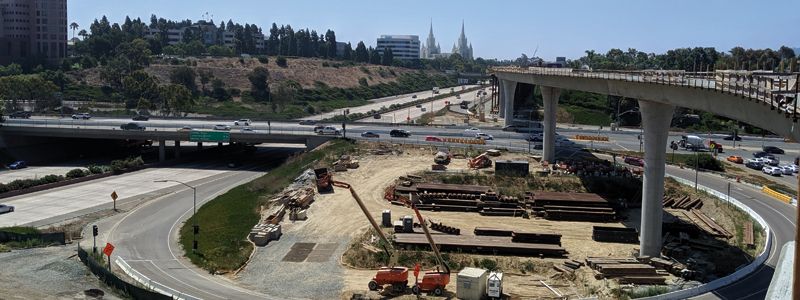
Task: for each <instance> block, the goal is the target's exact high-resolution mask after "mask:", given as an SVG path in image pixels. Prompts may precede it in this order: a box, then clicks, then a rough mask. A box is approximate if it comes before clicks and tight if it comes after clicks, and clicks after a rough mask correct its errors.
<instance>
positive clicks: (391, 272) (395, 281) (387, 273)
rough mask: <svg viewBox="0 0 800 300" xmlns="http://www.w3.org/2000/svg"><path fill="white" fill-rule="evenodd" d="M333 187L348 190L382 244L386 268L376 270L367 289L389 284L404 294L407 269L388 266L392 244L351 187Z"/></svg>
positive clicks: (394, 289)
mask: <svg viewBox="0 0 800 300" xmlns="http://www.w3.org/2000/svg"><path fill="white" fill-rule="evenodd" d="M333 185H334V186H337V187H341V188H346V189H349V190H350V195H352V196H353V199H355V200H356V203H358V207H360V208H361V211H362V212H363V213H364V215H365V216H367V220H369V223H370V224H371V225H372V228H374V229H375V232H377V233H378V237H380V239H381V241H382V242H383V243H382V245H381V247H382V248H383V251H384V252H385V253H386V266H383V267H381V268H380V269H379V270H378V273H376V274H375V277H373V278H372V280H370V281H369V283H368V285H367V286H368V287H369V289H370V290H372V291H376V290H378V288H380V287H383V286H384V285H387V284H390V285H392V290H393V291H394V292H405V291H406V288H408V268H406V267H392V266H388V265H389V264H390V262H391V257H392V254H391V252H389V249H388V247H391V245H392V243H391V242H390V241H389V239H388V238H387V237H386V234H385V233H384V232H383V230H381V228H380V226H378V223H377V222H376V221H375V218H373V217H372V215H370V213H369V210H367V206H366V205H364V202H363V201H361V197H359V196H358V194H357V193H356V191H355V190H354V189H353V187H352V186H351V185H350V184H348V183H346V182H341V181H333Z"/></svg>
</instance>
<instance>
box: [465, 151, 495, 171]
mask: <svg viewBox="0 0 800 300" xmlns="http://www.w3.org/2000/svg"><path fill="white" fill-rule="evenodd" d="M491 166H492V160H491V159H490V158H489V154H488V153H486V152H484V153H482V154H481V155H478V156H475V157H474V158H471V159H470V160H469V168H470V169H483V168H488V167H491Z"/></svg>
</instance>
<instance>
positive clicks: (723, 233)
mask: <svg viewBox="0 0 800 300" xmlns="http://www.w3.org/2000/svg"><path fill="white" fill-rule="evenodd" d="M690 212H691V213H692V214H694V215H695V216H696V217H697V218H698V219H700V221H701V222H702V223H703V224H705V225H706V226H708V227H709V228H710V229H711V231H709V233H711V234H712V235H716V236H720V237H724V238H727V239H729V238H731V237H733V235H732V234H731V233H730V232H728V231H727V230H725V228H722V226H720V225H719V223H717V222H716V221H714V219H711V218H710V217H708V216H706V214H704V213H703V212H702V211H700V210H698V209H693V210H691V211H690Z"/></svg>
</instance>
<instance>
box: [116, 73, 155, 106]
mask: <svg viewBox="0 0 800 300" xmlns="http://www.w3.org/2000/svg"><path fill="white" fill-rule="evenodd" d="M122 86H123V93H124V95H125V97H126V98H127V99H128V100H131V101H138V102H141V100H144V101H147V102H148V103H150V104H155V102H157V100H158V98H159V96H160V93H161V91H160V90H159V87H158V78H156V77H154V76H150V74H148V73H147V72H145V71H143V70H139V71H135V72H133V73H131V75H129V76H126V77H125V78H124V79H123V80H122ZM140 99H141V100H140ZM131 103H135V102H131ZM137 106H141V105H137ZM139 108H142V107H139ZM146 108H147V109H149V108H150V106H149V105H148V107H146Z"/></svg>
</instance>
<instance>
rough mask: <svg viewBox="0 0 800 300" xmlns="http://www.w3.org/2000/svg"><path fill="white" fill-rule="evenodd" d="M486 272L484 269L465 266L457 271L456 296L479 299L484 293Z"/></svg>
mask: <svg viewBox="0 0 800 300" xmlns="http://www.w3.org/2000/svg"><path fill="white" fill-rule="evenodd" d="M487 278H488V272H487V271H486V270H484V269H479V268H470V267H466V268H464V269H463V270H461V272H458V279H457V281H456V283H457V284H458V285H457V287H456V298H458V299H462V300H481V299H483V298H484V294H485V293H486V280H487Z"/></svg>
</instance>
